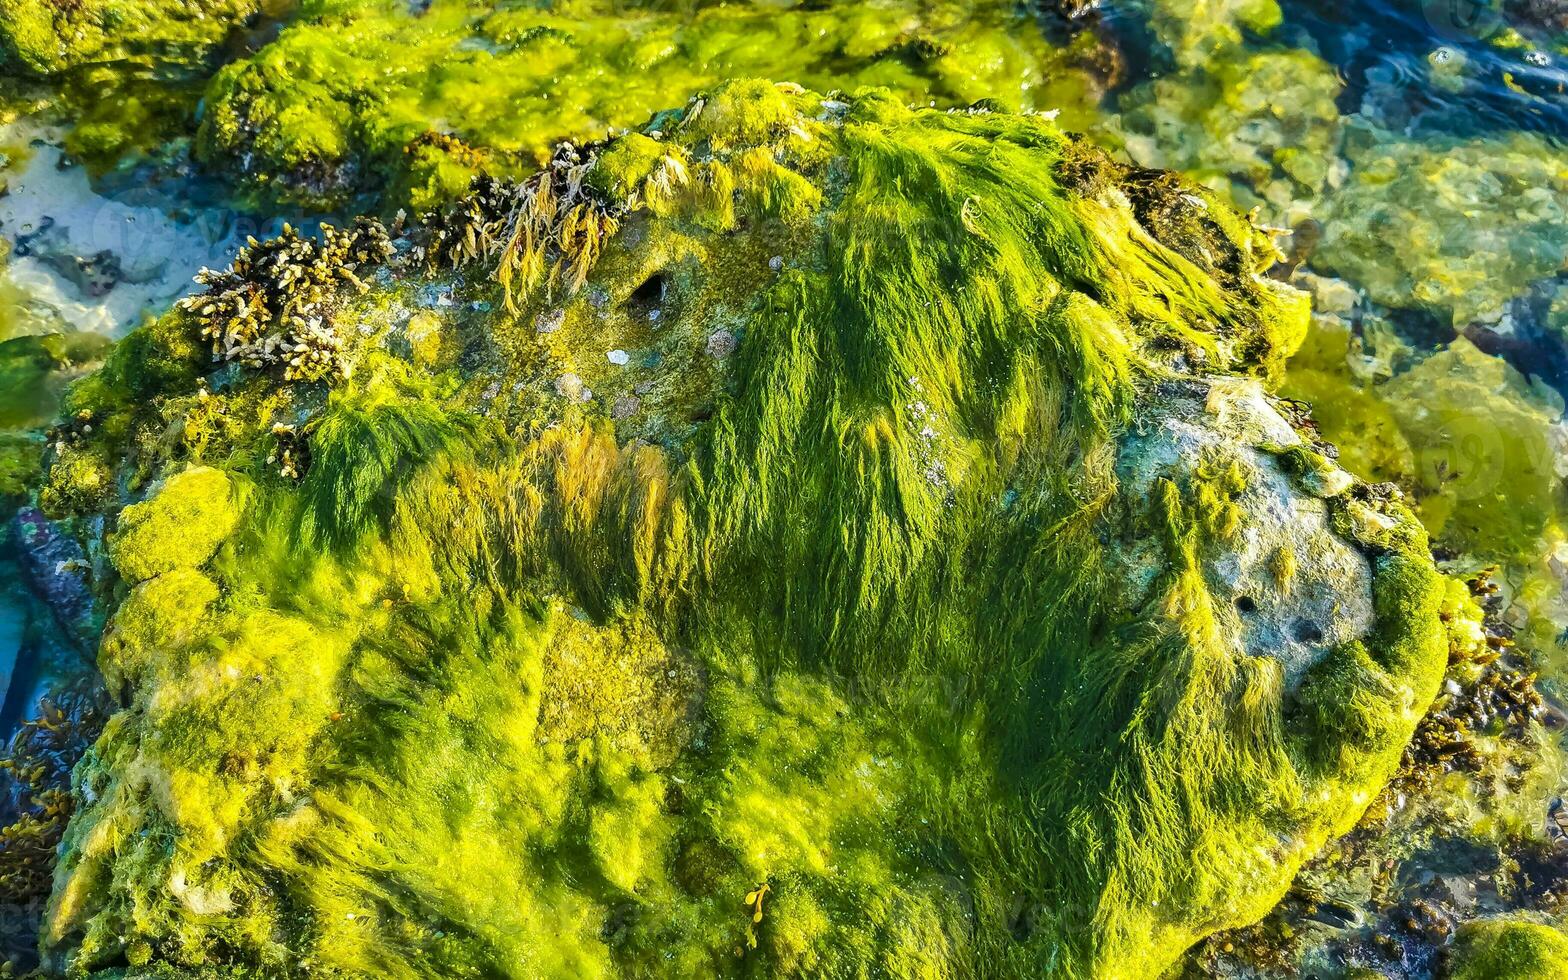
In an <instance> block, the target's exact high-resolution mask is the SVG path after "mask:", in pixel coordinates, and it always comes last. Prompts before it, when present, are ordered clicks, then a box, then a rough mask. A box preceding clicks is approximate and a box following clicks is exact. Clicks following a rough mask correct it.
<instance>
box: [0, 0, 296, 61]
mask: <svg viewBox="0 0 1568 980" xmlns="http://www.w3.org/2000/svg"><path fill="white" fill-rule="evenodd" d="M287 6H288V3H287V2H286V0H285V2H278V0H272V2H267V0H152V2H148V0H84V2H77V3H58V2H54V0H0V65H4V66H7V67H11V68H12V69H13V70H16V69H19V70H21V71H23V72H32V73H36V74H40V75H49V74H54V73H56V72H60V71H64V70H66V69H69V68H75V67H78V66H81V65H85V64H89V63H92V62H103V61H114V60H117V59H135V60H142V61H153V62H157V61H159V60H161V59H167V60H169V61H171V62H172V63H173V64H174V65H175V66H177V67H179V66H181V64H182V62H184V61H187V60H190V61H199V60H200V59H201V58H202V57H205V56H206V55H207V54H208V53H209V52H211V51H212V50H213V49H215V48H216V47H217V46H218V45H220V44H221V43H222V42H223V41H224V39H225V38H226V37H227V36H228V35H229V33H230V32H231V31H233V30H235V29H236V28H239V27H242V26H244V24H245V22H246V21H247V20H249V19H251V18H254V17H256V16H257V15H258V14H259V13H260V12H261V11H262V10H263V9H264V8H270V9H275V10H281V9H284V8H286V7H287Z"/></svg>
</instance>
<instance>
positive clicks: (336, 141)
mask: <svg viewBox="0 0 1568 980" xmlns="http://www.w3.org/2000/svg"><path fill="white" fill-rule="evenodd" d="M1072 59H1073V54H1072V53H1071V52H1070V51H1067V50H1063V49H1057V48H1053V47H1052V46H1051V45H1049V44H1047V43H1046V41H1045V39H1044V37H1043V35H1042V34H1041V31H1040V28H1039V27H1038V25H1036V24H1035V23H1034V22H1033V21H1032V19H1030V18H1029V17H1027V16H1024V15H1021V14H1020V13H1019V12H1018V10H1017V8H1015V7H1014V5H1012V4H1010V3H999V2H993V0H984V2H981V3H979V4H957V3H948V2H941V3H913V2H908V0H877V2H873V3H840V2H830V3H825V4H817V5H808V6H788V7H781V6H780V5H779V4H775V3H766V2H742V3H731V4H709V3H701V4H695V5H690V6H687V5H678V7H677V8H676V9H671V8H669V7H667V6H665V5H661V4H655V3H643V2H634V3H629V4H627V3H605V2H597V0H570V2H555V3H549V4H515V5H507V6H502V7H499V8H496V9H491V8H488V7H480V8H476V7H474V6H473V5H472V4H467V3H462V2H456V0H434V2H433V3H430V4H422V5H420V8H419V10H418V12H417V13H415V12H411V11H410V9H409V7H408V5H407V4H406V3H402V2H388V0H333V2H325V0H310V2H306V3H305V4H304V5H303V6H302V8H301V10H300V12H299V14H298V16H297V17H296V18H295V20H294V23H293V26H291V27H290V28H289V29H288V30H286V31H285V32H284V33H283V35H282V36H281V37H279V38H278V39H277V41H276V42H274V43H272V44H269V45H267V46H266V47H265V48H264V49H262V50H261V51H260V52H258V53H257V54H255V55H254V56H252V57H250V58H248V59H244V60H241V61H238V62H236V63H234V64H232V65H230V66H228V67H226V68H225V69H224V70H223V71H222V72H221V73H220V74H219V75H218V76H217V78H216V79H215V80H214V82H213V84H212V86H211V88H210V90H209V91H208V94H207V100H206V101H207V112H206V115H205V117H204V119H203V121H202V128H201V134H200V140H199V143H198V147H199V151H200V154H201V156H202V158H203V159H204V160H205V161H206V162H207V163H209V164H210V165H212V166H213V167H214V168H216V169H218V170H221V171H223V172H227V173H232V174H234V175H236V176H238V177H240V178H241V179H243V180H244V181H245V182H246V183H247V185H248V187H249V189H250V190H251V191H252V192H253V193H254V194H256V195H258V196H260V197H261V198H263V199H270V200H273V201H283V202H287V203H303V204H306V205H310V206H323V205H325V206H329V207H330V206H337V205H341V204H343V203H344V202H345V201H348V200H350V199H352V198H353V197H354V195H355V194H357V193H358V192H361V191H365V190H367V189H368V190H372V191H374V192H376V193H377V194H378V195H379V194H380V193H381V192H382V191H383V190H385V189H386V188H385V183H386V182H387V181H388V180H390V182H391V183H392V184H393V187H392V188H391V189H390V193H388V194H387V195H386V197H387V198H388V200H389V202H390V204H391V208H395V207H397V206H398V205H407V206H411V207H413V208H414V209H423V208H425V207H429V206H431V205H433V204H436V203H443V202H445V201H447V200H450V199H451V198H453V197H455V196H457V195H459V194H461V193H462V191H463V190H464V189H465V188H466V186H467V184H468V180H469V178H470V177H471V176H472V175H473V174H474V173H475V172H477V171H479V170H487V171H489V172H493V173H497V174H513V175H517V174H522V173H527V172H529V171H531V170H532V169H533V168H534V167H535V166H537V165H540V164H543V163H544V162H546V161H547V160H548V159H549V157H550V153H551V150H552V148H553V147H554V146H555V144H556V143H557V142H559V141H560V140H563V139H573V140H579V141H581V140H589V139H599V138H602V137H604V136H605V134H606V132H607V131H613V130H616V129H620V128H625V127H628V126H633V127H637V126H641V125H642V124H643V123H645V122H646V121H647V120H648V118H649V117H650V116H651V115H652V114H653V113H654V112H656V111H658V110H660V109H663V108H665V107H666V106H669V105H672V104H678V103H679V102H681V101H682V100H684V99H686V98H687V97H689V96H690V95H692V94H693V93H695V92H696V91H698V90H700V89H702V88H703V87H705V86H709V85H712V84H714V83H716V82H717V81H719V80H721V79H724V78H733V77H740V76H747V75H771V76H773V77H776V78H791V79H795V80H798V81H800V82H801V83H803V84H807V85H812V84H815V85H820V86H822V87H823V88H824V89H826V88H829V87H834V88H838V87H841V88H845V89H848V90H853V89H854V88H857V87H859V86H862V85H884V86H888V87H890V88H892V89H894V90H896V91H897V92H899V93H900V95H901V97H902V98H904V99H906V100H912V101H919V102H922V103H924V102H926V101H928V100H935V101H937V102H940V103H942V104H945V105H955V104H956V105H965V104H968V103H971V102H974V101H977V100H980V99H1000V102H1001V104H1002V105H1005V106H1007V107H1008V108H1041V109H1046V108H1053V107H1055V108H1063V109H1065V110H1067V111H1068V112H1069V113H1073V114H1075V115H1076V116H1077V117H1078V118H1083V113H1084V111H1085V110H1086V109H1087V108H1088V106H1089V103H1090V99H1089V98H1088V89H1089V83H1088V81H1087V79H1086V78H1085V77H1084V76H1083V74H1082V73H1080V72H1076V71H1074V70H1072V69H1071V67H1070V66H1071V64H1072ZM391 208H389V210H390V209H391Z"/></svg>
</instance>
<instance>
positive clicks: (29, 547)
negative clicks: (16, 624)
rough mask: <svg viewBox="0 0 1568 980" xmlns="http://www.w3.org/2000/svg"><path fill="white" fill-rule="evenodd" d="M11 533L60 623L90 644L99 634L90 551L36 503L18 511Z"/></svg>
mask: <svg viewBox="0 0 1568 980" xmlns="http://www.w3.org/2000/svg"><path fill="white" fill-rule="evenodd" d="M11 534H12V537H13V539H14V540H15V542H16V548H17V552H18V555H19V557H20V563H21V566H22V569H23V571H24V572H25V573H26V574H27V580H28V583H29V584H30V585H31V586H32V589H33V591H34V592H36V593H37V594H38V596H39V598H40V599H42V600H43V602H44V603H45V604H46V605H47V606H48V607H49V610H50V612H52V613H53V614H54V617H55V619H56V620H57V621H58V622H59V624H60V626H61V627H62V628H64V629H65V630H66V631H67V632H68V633H69V634H70V635H71V637H72V638H73V639H74V640H75V641H76V642H77V643H78V644H79V645H81V646H82V647H83V648H90V645H91V643H92V641H93V640H94V639H95V638H96V636H97V634H98V626H99V622H98V620H99V616H98V611H97V609H96V608H95V605H94V601H93V594H92V589H91V588H90V586H89V584H88V572H89V569H90V568H91V565H90V564H89V563H88V561H87V553H86V552H85V551H83V550H82V546H81V545H80V544H78V543H77V541H76V539H75V538H73V537H72V536H71V535H70V534H68V533H66V532H65V531H64V530H63V529H62V528H61V527H60V526H59V525H57V524H55V523H54V522H52V521H50V520H49V519H48V518H47V517H45V516H44V515H43V513H42V512H41V511H39V510H38V509H37V508H34V507H24V508H22V509H21V510H20V511H18V512H17V514H16V516H15V517H14V518H12V520H11Z"/></svg>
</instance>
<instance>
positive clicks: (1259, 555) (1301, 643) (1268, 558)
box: [1111, 378, 1374, 689]
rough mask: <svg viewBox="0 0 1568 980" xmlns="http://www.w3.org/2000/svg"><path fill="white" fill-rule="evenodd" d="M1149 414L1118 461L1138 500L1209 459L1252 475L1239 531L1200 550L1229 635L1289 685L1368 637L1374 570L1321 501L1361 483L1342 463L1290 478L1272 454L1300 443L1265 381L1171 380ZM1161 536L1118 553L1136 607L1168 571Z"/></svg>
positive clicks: (1190, 475) (1114, 559) (1186, 479)
mask: <svg viewBox="0 0 1568 980" xmlns="http://www.w3.org/2000/svg"><path fill="white" fill-rule="evenodd" d="M1143 418H1144V419H1146V420H1147V421H1145V422H1143V423H1141V424H1140V425H1139V426H1137V427H1135V428H1134V429H1133V431H1132V432H1130V433H1129V434H1128V436H1127V437H1126V438H1125V439H1124V440H1123V442H1122V445H1121V447H1120V450H1119V454H1118V458H1117V462H1116V473H1117V477H1118V480H1119V482H1120V484H1121V487H1122V493H1123V494H1124V495H1127V496H1128V497H1129V498H1130V499H1134V500H1143V499H1147V498H1148V497H1149V496H1150V494H1151V493H1152V492H1153V489H1154V482H1155V480H1156V479H1159V478H1161V477H1164V478H1167V479H1171V480H1173V481H1174V482H1175V483H1176V484H1177V486H1179V487H1182V488H1184V489H1185V488H1187V487H1189V486H1191V485H1192V483H1193V482H1194V476H1195V474H1196V472H1197V468H1198V467H1199V466H1200V465H1202V461H1203V460H1204V459H1205V458H1206V457H1207V458H1211V459H1212V458H1213V454H1232V455H1233V456H1234V458H1236V459H1238V460H1239V462H1240V463H1241V465H1242V468H1243V469H1244V470H1245V471H1246V473H1247V481H1246V487H1245V489H1244V490H1242V491H1241V492H1240V493H1239V494H1238V495H1237V496H1236V498H1235V503H1236V505H1237V506H1238V507H1239V509H1240V512H1241V520H1240V523H1239V528H1238V531H1237V533H1236V534H1235V536H1234V537H1233V539H1231V540H1229V541H1228V542H1225V543H1224V544H1218V543H1211V544H1210V545H1209V546H1207V547H1205V548H1204V549H1203V554H1202V555H1201V556H1200V563H1201V568H1202V572H1203V575H1204V579H1205V580H1206V583H1207V585H1208V588H1209V591H1210V593H1211V594H1212V595H1213V596H1214V597H1215V606H1216V609H1215V613H1216V615H1218V616H1219V617H1220V618H1221V620H1222V621H1223V622H1224V623H1225V624H1226V626H1227V627H1229V628H1227V629H1225V630H1223V633H1224V634H1225V635H1227V636H1233V637H1237V638H1239V642H1240V644H1241V646H1242V647H1243V648H1244V650H1243V651H1240V652H1244V653H1246V654H1247V655H1250V656H1258V657H1273V658H1275V659H1276V660H1278V661H1280V663H1281V664H1282V665H1283V667H1284V676H1285V684H1286V687H1287V689H1290V688H1294V687H1295V685H1296V684H1297V683H1299V681H1300V680H1301V678H1302V676H1303V675H1304V674H1305V673H1306V671H1307V670H1308V668H1310V667H1311V666H1312V665H1313V664H1315V663H1317V662H1318V661H1319V660H1321V659H1322V658H1323V657H1324V656H1325V655H1326V654H1327V653H1328V652H1329V651H1330V650H1331V649H1333V648H1334V647H1335V646H1337V645H1339V644H1341V643H1345V642H1348V641H1351V640H1355V639H1359V638H1361V637H1363V636H1365V635H1366V633H1367V632H1368V631H1369V630H1370V629H1371V627H1372V624H1373V619H1374V616H1373V608H1372V567H1371V564H1370V562H1369V560H1368V558H1367V556H1366V555H1364V554H1363V553H1362V552H1361V550H1360V549H1358V548H1357V547H1356V546H1355V545H1353V544H1351V543H1350V542H1348V541H1346V540H1345V539H1343V538H1341V537H1340V536H1338V535H1337V534H1335V533H1334V532H1333V531H1332V530H1331V528H1330V526H1329V521H1328V505H1327V503H1326V502H1325V499H1326V498H1329V497H1333V496H1337V495H1339V494H1342V493H1344V492H1345V491H1346V490H1348V489H1349V488H1350V487H1351V486H1352V485H1353V484H1354V483H1355V480H1354V478H1353V477H1351V476H1350V475H1349V474H1348V473H1346V472H1345V471H1344V470H1342V469H1340V468H1339V467H1337V466H1330V467H1329V468H1328V469H1327V470H1326V471H1324V472H1320V473H1316V474H1313V479H1312V480H1311V481H1300V480H1296V479H1293V478H1292V477H1291V475H1290V474H1289V473H1287V472H1286V471H1285V470H1284V469H1283V468H1282V467H1281V464H1280V461H1279V460H1278V459H1277V458H1276V456H1275V454H1274V452H1272V451H1270V450H1271V449H1272V448H1276V447H1289V446H1295V445H1299V444H1300V443H1301V442H1302V439H1301V437H1300V436H1299V435H1298V434H1297V433H1296V431H1295V430H1294V429H1293V428H1292V427H1291V425H1290V423H1289V422H1288V421H1286V419H1285V418H1284V417H1283V416H1282V415H1280V413H1279V412H1278V411H1277V410H1276V409H1275V408H1274V406H1273V405H1272V404H1271V403H1270V400H1269V398H1268V396H1267V394H1266V393H1265V392H1264V391H1263V389H1262V387H1261V386H1260V385H1258V384H1257V383H1256V382H1254V381H1251V380H1246V379H1235V378H1212V379H1207V380H1204V381H1201V382H1181V383H1173V384H1169V385H1166V386H1164V388H1163V389H1162V390H1161V391H1160V392H1159V393H1158V394H1157V395H1156V396H1155V399H1154V404H1153V405H1152V406H1151V407H1150V409H1149V410H1148V411H1147V412H1145V413H1144V415H1143ZM1156 537H1157V536H1154V535H1141V536H1138V535H1135V536H1131V537H1130V538H1129V539H1127V540H1122V541H1118V542H1117V543H1116V545H1115V546H1114V547H1113V548H1112V549H1111V564H1112V570H1113V574H1117V575H1119V576H1120V577H1122V578H1123V580H1124V581H1125V582H1126V583H1127V589H1126V592H1125V594H1126V595H1127V597H1128V600H1129V601H1130V602H1131V603H1132V604H1133V605H1135V606H1136V605H1142V604H1143V603H1144V602H1147V601H1148V599H1149V598H1150V596H1151V593H1152V591H1153V587H1154V584H1155V582H1156V580H1157V579H1158V577H1159V576H1160V575H1161V574H1162V573H1164V572H1165V571H1166V570H1167V569H1168V567H1169V559H1168V557H1167V555H1166V553H1165V545H1164V543H1163V542H1161V541H1159V540H1157V539H1156Z"/></svg>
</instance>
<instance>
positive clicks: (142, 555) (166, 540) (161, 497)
mask: <svg viewBox="0 0 1568 980" xmlns="http://www.w3.org/2000/svg"><path fill="white" fill-rule="evenodd" d="M235 494H236V489H235V488H234V486H233V485H232V482H231V481H230V479H229V477H228V476H227V475H225V474H224V473H223V471H221V470H215V469H211V468H209V467H196V468H194V469H189V470H185V471H183V472H180V473H176V474H175V475H173V476H171V477H169V478H168V479H167V480H165V481H164V483H163V485H162V486H161V487H159V488H158V490H157V491H156V492H155V493H153V495H152V496H150V497H149V498H147V499H146V500H144V501H142V502H141V503H139V504H132V505H131V506H129V507H127V508H125V510H124V511H122V512H121V513H120V519H119V523H118V526H117V530H116V531H115V535H114V538H113V540H112V541H111V543H110V546H109V555H110V557H111V558H112V559H113V561H114V567H115V568H117V569H119V572H120V574H121V575H123V576H125V577H126V578H127V579H129V580H130V581H132V582H141V581H144V580H146V579H150V578H153V577H155V576H158V575H162V574H164V573H165V572H172V571H174V570H175V569H180V568H195V567H197V566H198V565H201V564H202V563H203V562H205V561H206V560H207V559H209V558H211V557H212V555H213V552H215V551H217V550H218V545H220V544H222V543H223V541H224V540H225V539H226V538H228V536H229V535H230V533H232V532H233V530H234V526H235V524H236V523H237V522H238V520H239V514H238V508H237V507H236V502H235V499H234V498H235Z"/></svg>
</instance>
